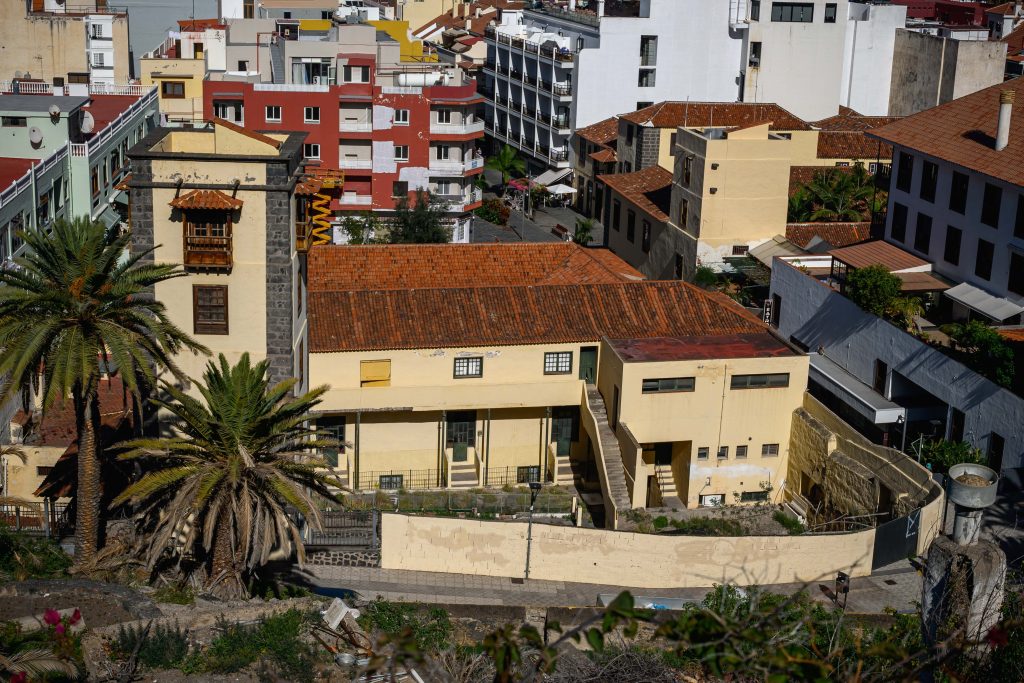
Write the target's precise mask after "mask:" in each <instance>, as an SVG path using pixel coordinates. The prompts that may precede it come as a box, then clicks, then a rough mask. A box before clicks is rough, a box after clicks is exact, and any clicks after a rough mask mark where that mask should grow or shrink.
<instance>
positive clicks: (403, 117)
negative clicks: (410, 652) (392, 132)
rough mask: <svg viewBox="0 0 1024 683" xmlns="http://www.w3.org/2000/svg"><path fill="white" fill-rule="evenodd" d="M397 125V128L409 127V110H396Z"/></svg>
mask: <svg viewBox="0 0 1024 683" xmlns="http://www.w3.org/2000/svg"><path fill="white" fill-rule="evenodd" d="M395 125H396V126H408V125H409V110H408V109H396V110H395Z"/></svg>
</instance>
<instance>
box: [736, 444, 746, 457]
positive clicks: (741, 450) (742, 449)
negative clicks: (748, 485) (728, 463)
mask: <svg viewBox="0 0 1024 683" xmlns="http://www.w3.org/2000/svg"><path fill="white" fill-rule="evenodd" d="M746 457H747V447H746V446H737V447H736V459H737V460H744V459H746Z"/></svg>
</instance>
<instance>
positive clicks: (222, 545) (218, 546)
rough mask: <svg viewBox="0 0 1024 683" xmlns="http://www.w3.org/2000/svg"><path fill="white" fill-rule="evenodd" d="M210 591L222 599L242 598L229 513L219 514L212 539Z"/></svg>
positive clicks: (225, 511)
mask: <svg viewBox="0 0 1024 683" xmlns="http://www.w3.org/2000/svg"><path fill="white" fill-rule="evenodd" d="M214 582H216V583H214ZM209 583H210V589H211V590H212V592H213V593H214V594H215V595H217V596H219V597H222V598H239V597H244V594H243V585H242V582H241V572H240V571H239V567H238V552H237V549H236V548H235V544H234V540H233V539H232V534H231V513H230V512H229V511H227V510H224V511H222V512H221V515H220V521H218V522H217V532H216V533H215V534H214V537H213V561H212V563H211V565H210V577H209Z"/></svg>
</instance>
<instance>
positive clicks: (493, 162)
mask: <svg viewBox="0 0 1024 683" xmlns="http://www.w3.org/2000/svg"><path fill="white" fill-rule="evenodd" d="M484 167H485V168H489V169H491V170H492V171H498V172H499V173H501V182H502V184H503V185H507V184H508V181H510V180H512V176H521V175H524V174H525V173H526V162H525V161H523V160H522V158H521V157H520V156H519V155H518V154H517V153H516V150H515V149H514V148H513V147H511V146H510V145H505V146H504V147H502V148H501V151H500V152H498V153H497V154H496V155H494V156H493V157H491V158H490V159H488V160H487V161H486V162H484Z"/></svg>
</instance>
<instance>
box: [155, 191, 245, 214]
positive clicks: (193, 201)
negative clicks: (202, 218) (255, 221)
mask: <svg viewBox="0 0 1024 683" xmlns="http://www.w3.org/2000/svg"><path fill="white" fill-rule="evenodd" d="M168 204H170V205H171V206H173V207H174V208H176V209H185V210H188V209H212V210H215V211H234V210H235V209H240V208H242V200H241V199H238V198H237V197H232V196H231V195H229V194H227V193H225V192H221V191H220V190H191V191H189V192H186V193H185V194H183V195H180V196H178V197H175V198H174V199H172V200H171V201H170V202H168Z"/></svg>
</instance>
